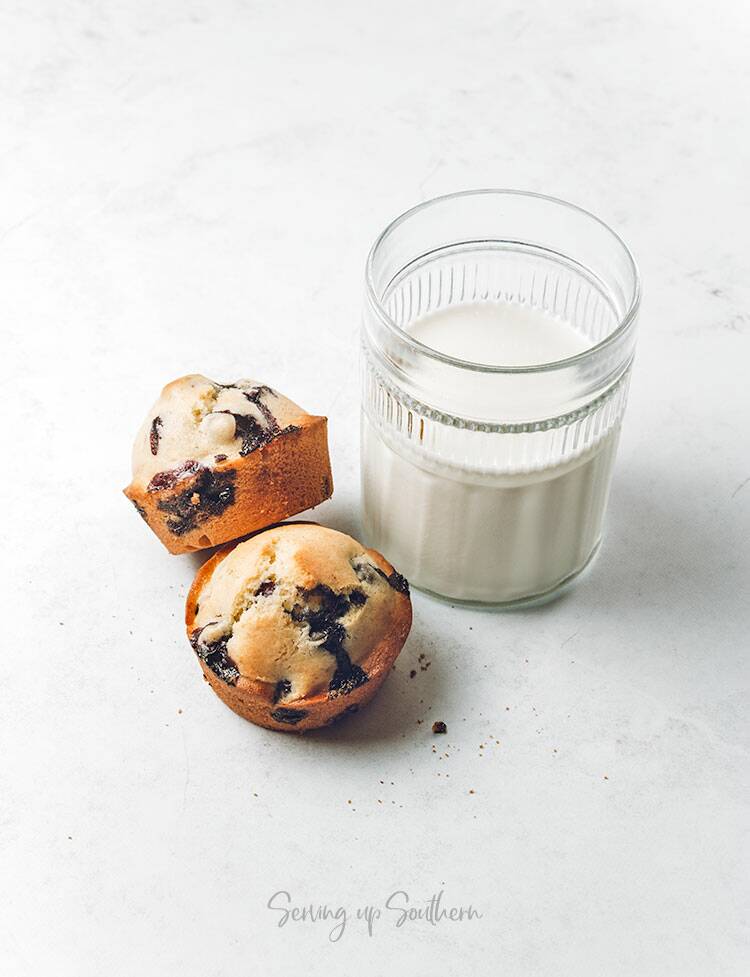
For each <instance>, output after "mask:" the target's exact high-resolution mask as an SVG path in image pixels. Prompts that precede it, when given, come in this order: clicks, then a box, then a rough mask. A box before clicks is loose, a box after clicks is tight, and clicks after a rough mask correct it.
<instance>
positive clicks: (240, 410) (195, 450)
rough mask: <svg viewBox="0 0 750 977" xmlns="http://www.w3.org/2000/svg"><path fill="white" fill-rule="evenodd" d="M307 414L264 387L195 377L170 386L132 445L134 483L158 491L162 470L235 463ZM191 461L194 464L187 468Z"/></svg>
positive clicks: (164, 390) (190, 470)
mask: <svg viewBox="0 0 750 977" xmlns="http://www.w3.org/2000/svg"><path fill="white" fill-rule="evenodd" d="M306 416H307V414H306V412H305V411H303V410H302V408H301V407H298V406H297V404H295V403H294V402H293V401H291V400H288V399H287V398H286V397H282V395H281V394H279V393H277V392H276V391H275V390H272V389H271V387H269V386H267V385H266V384H262V383H258V382H256V381H255V380H237V381H235V382H234V383H232V384H221V383H215V382H214V381H213V380H209V379H208V378H207V377H204V376H201V375H200V374H198V373H194V374H191V375H190V376H186V377H180V378H179V379H178V380H173V381H172V382H171V383H168V384H167V385H166V387H165V388H164V389H163V390H162V392H161V396H160V397H159V399H158V400H157V401H156V403H155V404H154V405H153V407H152V408H151V410H150V411H149V412H148V414H147V415H146V419H145V421H144V422H143V424H142V426H141V429H140V430H139V432H138V434H137V436H136V439H135V444H134V445H133V459H132V461H133V485H134V486H138V487H141V488H146V487H147V486H149V485H151V487H152V490H153V489H154V488H158V487H159V485H158V479H157V480H156V481H155V482H153V483H152V479H154V476H155V475H158V474H159V473H160V472H175V471H178V470H179V469H181V468H184V469H185V472H186V474H188V475H189V474H191V473H192V472H194V470H195V469H196V468H197V467H198V466H203V467H206V468H211V467H213V466H214V465H216V464H220V463H221V462H225V461H236V460H237V459H238V458H241V457H243V456H245V455H247V454H249V453H250V452H251V451H254V450H255V449H256V448H259V447H260V446H261V445H263V444H266V443H267V442H268V441H270V440H271V439H272V438H274V437H276V435H278V434H281V433H283V431H284V430H285V429H288V428H289V427H290V426H292V427H293V426H294V425H295V423H298V422H299V421H300V420H301V419H302V418H304V417H306ZM188 463H192V465H190V464H188Z"/></svg>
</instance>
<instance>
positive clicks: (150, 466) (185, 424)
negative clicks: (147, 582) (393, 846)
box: [125, 374, 333, 553]
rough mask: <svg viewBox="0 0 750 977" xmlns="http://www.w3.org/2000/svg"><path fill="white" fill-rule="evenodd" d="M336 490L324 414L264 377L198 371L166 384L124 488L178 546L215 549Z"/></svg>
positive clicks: (173, 549)
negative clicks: (227, 379) (228, 378)
mask: <svg viewBox="0 0 750 977" xmlns="http://www.w3.org/2000/svg"><path fill="white" fill-rule="evenodd" d="M332 491H333V480H332V478H331V466H330V462H329V459H328V441H327V432H326V418H325V417H314V416H312V415H311V414H307V413H306V412H305V411H303V410H302V408H301V407H298V406H297V404H295V403H293V402H292V401H291V400H288V399H287V398H286V397H283V396H282V395H281V394H279V393H277V392H276V391H275V390H273V389H272V388H271V387H269V386H267V385H266V384H262V383H257V382H255V381H254V380H237V381H236V382H235V383H228V384H224V383H215V382H214V381H213V380H209V379H208V378H207V377H204V376H200V375H199V374H194V375H191V376H186V377H181V378H180V379H179V380H174V381H173V382H172V383H169V384H167V386H166V387H165V388H164V390H162V393H161V396H160V397H159V399H158V400H157V401H156V403H155V404H154V406H153V407H152V408H151V410H150V411H149V412H148V414H147V415H146V419H145V421H144V422H143V426H142V427H141V429H140V431H139V432H138V435H137V437H136V439H135V445H134V446H133V478H132V481H131V483H130V485H129V486H128V487H127V488H126V489H125V495H127V497H128V498H129V499H130V500H131V501H132V502H133V504H134V505H135V507H136V509H137V510H138V512H139V513H140V515H141V516H142V517H143V519H144V520H145V521H146V522H147V523H148V525H149V526H150V527H151V529H152V530H153V531H154V532H155V533H156V535H157V536H158V537H159V539H160V540H161V541H162V543H164V545H165V546H166V547H167V549H168V550H169V551H170V553H187V552H190V551H192V550H199V549H204V548H205V547H208V546H217V545H218V544H220V543H225V542H227V541H228V540H231V539H237V538H238V537H239V536H245V535H247V534H248V533H252V532H254V531H255V530H257V529H262V528H263V527H264V526H268V525H271V524H272V523H274V522H279V521H280V520H282V519H287V518H288V517H289V516H293V515H295V514H296V513H298V512H302V511H303V510H305V509H309V508H311V507H312V506H315V505H318V503H320V502H323V501H324V500H325V499H327V498H329V497H330V495H331V493H332Z"/></svg>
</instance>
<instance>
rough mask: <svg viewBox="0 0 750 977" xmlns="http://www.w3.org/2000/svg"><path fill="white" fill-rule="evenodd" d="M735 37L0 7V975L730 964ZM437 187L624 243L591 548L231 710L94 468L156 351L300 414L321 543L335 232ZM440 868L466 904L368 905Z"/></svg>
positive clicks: (427, 888)
mask: <svg viewBox="0 0 750 977" xmlns="http://www.w3.org/2000/svg"><path fill="white" fill-rule="evenodd" d="M749 35H750V30H749V24H748V15H747V10H746V5H745V4H742V3H740V2H739V0H734V2H729V3H726V4H720V5H716V4H713V3H711V4H710V3H708V2H704V0H696V2H694V3H691V4H678V3H676V2H673V0H672V2H670V0H648V2H645V0H644V2H640V0H637V2H633V3H625V2H624V0H622V2H609V0H606V2H598V3H594V2H587V0H567V2H565V3H554V2H552V0H548V2H533V0H532V2H524V3H520V2H501V3H498V2H489V0H485V2H469V3H465V4H458V5H455V6H454V5H448V4H447V3H435V2H430V3H428V2H426V0H417V2H414V3H406V4H405V3H396V2H394V0H383V2H381V3H379V4H364V3H361V2H355V3H345V2H343V0H342V2H333V0H327V2H321V3H317V4H306V3H301V2H296V3H284V4H262V3H254V2H239V0H237V2H230V0H215V2H213V3H209V2H208V0H179V2H178V0H160V2H159V3H156V4H155V3H146V2H135V0H128V2H121V3H113V2H104V3H101V4H92V3H87V2H83V0H75V2H73V0H65V2H52V0H39V2H37V3H34V4H27V5H23V4H14V3H12V2H7V3H0V55H1V56H0V281H1V282H2V285H1V286H0V324H1V325H0V328H1V329H2V337H3V350H4V358H3V362H4V364H5V379H4V383H3V388H4V390H3V394H4V397H3V405H4V407H3V417H4V420H5V423H4V434H5V438H4V458H5V472H6V475H5V478H4V481H3V498H4V511H5V513H6V524H5V526H4V530H3V539H4V560H3V564H2V574H3V577H2V592H3V595H4V606H5V608H6V610H5V616H6V639H5V642H4V644H5V648H4V662H5V667H4V669H3V672H2V680H1V682H0V688H1V689H2V706H1V711H0V714H1V716H2V718H1V719H0V756H2V764H1V765H0V848H1V851H0V896H1V897H2V905H3V910H2V913H0V972H2V973H3V974H9V975H10V974H12V975H14V977H39V975H43V977H47V975H51V974H54V975H55V977H67V975H75V977H94V975H100V974H103V973H106V974H108V975H110V977H120V975H131V974H132V975H135V974H138V975H149V977H150V975H159V977H172V975H175V977H177V975H179V977H223V975H232V977H234V975H243V974H248V975H250V974H253V975H254V974H262V975H263V977H277V975H278V977H282V975H283V977H288V975H289V974H292V973H294V974H306V975H310V977H317V975H323V974H326V975H330V974H336V975H338V974H342V975H343V974H351V973H358V974H361V975H363V977H382V975H383V974H386V973H389V974H397V975H401V974H404V975H406V974H410V975H415V977H422V975H426V974H440V975H442V977H451V975H457V977H464V975H466V974H467V973H474V974H477V975H482V977H484V975H488V977H489V975H492V977H495V975H497V974H502V975H503V977H560V975H575V977H582V975H597V977H598V975H602V974H605V975H607V977H672V975H674V977H706V975H711V977H739V975H740V974H744V973H746V972H747V966H748V945H747V942H746V936H747V931H746V929H745V928H744V923H745V920H743V910H744V909H745V908H746V906H747V903H748V896H749V895H750V893H749V892H748V885H747V882H748V878H747V871H746V864H747V862H746V859H743V852H744V854H745V855H746V853H747V849H746V847H743V841H744V842H745V843H746V835H744V831H745V829H746V826H747V824H748V796H747V793H746V788H747V775H748V762H747V747H748V722H747V680H748V665H747V656H748V648H749V645H750V642H749V640H748V633H749V632H750V612H749V605H750V601H749V600H748V584H749V583H750V573H749V572H748V571H749V569H750V567H749V562H750V561H749V557H748V538H750V458H749V457H748V440H747V431H746V429H747V422H748V411H749V410H750V402H749V401H750V397H749V391H750V385H749V384H748V379H747V377H748V356H749V355H750V313H749V312H748V309H749V308H750V302H749V301H748V300H749V299H750V261H749V259H748V249H747V247H746V246H745V245H744V243H743V242H744V240H745V238H746V231H747V227H748V224H749V223H750V189H749V186H750V185H749V184H748V178H747V173H748V166H749V165H750V135H749V130H748V124H747V118H748V101H747V92H748V90H750V69H749V67H748V60H747V49H748V42H749V40H750V36H749ZM472 186H510V187H519V188H524V189H530V190H537V191H542V192H547V193H551V194H554V195H557V196H562V197H565V198H568V199H570V200H572V201H574V202H576V203H579V204H580V205H582V206H584V207H586V208H587V209H590V210H593V211H594V212H596V213H598V214H600V215H601V216H602V217H603V218H604V219H605V220H607V221H608V222H610V223H611V224H612V225H613V226H614V227H616V228H617V230H618V231H620V233H621V234H622V235H623V236H624V237H625V238H626V239H627V241H628V242H629V244H630V245H631V247H632V248H633V251H634V252H635V254H636V256H637V258H638V260H639V262H640V266H641V271H642V275H643V281H644V295H645V298H644V304H643V308H642V315H641V332H640V343H639V352H638V358H637V364H636V369H635V375H634V381H633V385H632V388H631V396H630V404H629V408H628V414H627V417H626V423H625V428H624V432H623V437H622V442H621V448H620V453H619V457H618V463H617V468H616V473H615V482H614V488H613V492H612V498H611V505H610V510H609V517H608V523H607V535H606V540H605V543H604V546H603V548H602V552H601V554H600V556H599V558H598V561H597V562H596V564H595V566H594V568H593V570H592V572H591V573H590V574H589V575H588V576H586V577H585V579H583V580H582V581H581V582H580V585H579V586H578V587H577V588H576V589H575V590H573V591H572V592H571V593H570V594H569V595H568V596H566V597H564V598H563V599H561V600H559V601H558V602H557V603H554V604H552V605H550V606H547V607H545V608H542V609H538V610H530V611H525V612H520V613H514V614H510V615H508V614H506V615H498V614H491V613H483V612H479V611H471V610H465V609H458V608H453V607H450V606H447V605H444V604H440V603H437V602H435V601H433V600H431V599H429V598H427V597H424V596H422V595H420V594H416V595H415V598H414V610H415V623H414V628H413V632H412V636H411V637H410V639H409V642H408V644H407V646H406V648H405V650H404V652H403V654H402V656H401V659H400V660H399V666H398V669H397V671H396V673H395V674H394V675H392V676H391V677H390V679H389V680H388V682H387V683H386V686H385V687H384V689H383V690H382V692H381V693H380V695H379V697H378V698H377V700H376V701H375V702H374V704H373V705H372V706H371V707H370V708H369V709H368V710H367V711H366V712H365V713H363V714H361V715H359V716H356V717H353V718H352V719H351V720H349V721H347V722H346V723H345V724H342V725H340V726H339V727H337V728H335V729H332V730H329V731H327V732H326V733H323V734H320V735H315V736H309V737H294V736H284V735H278V734H273V733H270V732H267V731H264V730H262V729H258V728H255V727H253V726H251V725H249V724H247V723H245V722H244V721H242V720H241V719H239V718H238V717H237V716H235V715H234V714H232V713H231V712H229V711H228V710H227V709H225V708H224V707H223V706H222V704H221V703H220V702H219V701H218V700H217V699H216V697H215V696H213V695H212V694H211V692H210V690H209V689H208V688H207V686H206V685H205V684H204V683H203V682H202V681H201V680H200V674H199V671H198V669H197V666H196V662H195V660H194V657H193V655H192V652H191V651H190V649H189V647H188V645H187V643H186V641H185V637H184V633H183V626H182V609H183V601H184V597H185V594H186V591H187V588H188V586H189V583H190V581H191V578H192V576H193V574H194V572H195V569H196V566H197V565H198V564H199V562H200V561H199V559H197V558H190V557H186V558H179V557H171V556H169V555H167V553H166V552H165V551H163V550H162V549H161V548H160V546H159V545H158V543H157V542H156V540H155V539H154V538H153V537H152V536H151V535H150V534H149V533H148V532H147V531H145V529H144V527H143V526H142V525H141V524H140V522H139V520H138V518H137V516H136V515H135V514H134V512H133V510H132V507H131V506H130V505H129V504H128V503H127V502H126V500H125V499H124V498H123V497H122V495H121V494H120V489H121V488H122V487H123V486H124V485H125V484H126V482H127V481H128V477H129V451H130V444H131V441H132V437H133V435H134V432H135V430H136V428H137V426H138V424H139V423H140V421H141V418H142V415H143V413H144V411H145V409H146V407H147V405H148V404H149V403H150V402H151V401H152V400H153V398H154V396H155V395H156V393H157V392H158V390H159V389H160V387H161V385H162V384H163V383H164V382H165V381H166V380H168V379H170V378H172V377H175V376H178V375H180V374H183V373H186V372H193V371H201V372H205V373H206V374H208V375H209V376H213V377H217V378H222V379H224V378H228V379H234V378H236V377H237V376H244V375H249V376H253V377H258V378H262V379H264V380H267V381H268V382H270V383H272V384H274V385H275V386H277V387H279V389H281V390H283V391H285V392H288V393H289V394H290V395H291V396H293V397H294V399H295V400H298V401H299V402H300V403H302V404H304V405H305V406H306V407H308V409H310V410H313V411H315V412H318V413H325V414H327V415H328V417H329V419H330V433H331V449H332V459H333V465H334V472H335V480H336V492H335V496H334V498H333V500H332V501H330V502H328V503H326V504H325V505H324V506H322V507H320V509H318V510H316V512H317V518H319V519H320V520H321V521H323V522H325V523H326V524H328V525H331V526H334V527H336V528H341V529H344V530H347V531H351V532H354V533H355V534H356V533H358V532H359V508H358V506H359V501H358V500H359V487H358V386H357V368H356V363H357V330H358V324H359V310H360V303H361V283H362V270H363V263H364V259H365V256H366V253H367V250H368V247H369V244H370V242H371V240H372V239H373V238H374V236H375V235H376V234H377V233H378V231H379V230H380V228H381V227H382V226H383V225H384V224H385V223H386V222H387V221H388V220H390V219H391V218H392V217H393V216H395V215H396V214H397V213H399V212H400V211H402V210H403V209H405V208H406V207H408V206H410V205H412V204H414V203H416V202H418V201H419V200H422V199H426V198H427V197H429V196H433V195H436V194H438V193H442V192H447V191H450V190H455V189H460V188H465V187H472ZM421 655H424V656H426V659H422V661H424V660H429V661H430V662H431V667H430V668H429V669H428V670H426V671H418V673H417V676H416V677H415V678H414V679H409V671H410V669H412V668H415V667H416V665H415V663H417V662H418V661H419V657H420V656H421ZM436 719H441V720H444V721H445V722H446V723H447V726H448V734H447V736H444V737H439V738H436V737H433V735H432V734H431V732H430V725H431V723H432V721H433V720H436ZM436 739H438V740H439V742H438V744H437V752H433V745H434V744H435V743H436ZM743 835H744V838H743ZM743 861H744V867H743ZM283 892H287V893H289V899H290V900H291V904H292V905H294V906H295V907H297V908H298V909H301V907H303V906H305V905H308V906H309V905H310V904H313V905H314V906H317V907H319V906H328V907H329V911H331V912H336V911H337V910H339V909H340V908H341V909H344V910H345V911H346V914H347V915H346V918H345V919H343V917H342V915H341V914H339V916H338V917H334V918H332V919H331V918H329V919H316V920H310V919H292V918H289V919H288V921H287V923H286V925H284V926H279V923H281V922H283V920H284V916H283V914H282V912H281V911H280V910H279V909H278V908H269V906H268V903H269V900H271V903H272V905H275V906H276V907H279V906H281V905H282V904H283V901H284V900H285V899H286V897H285V896H283V895H281V896H279V895H276V896H274V894H277V893H283ZM440 892H442V893H443V895H442V904H441V906H442V908H450V907H464V908H467V907H469V906H472V907H473V908H474V909H475V910H476V911H477V912H479V913H480V914H481V916H480V917H479V918H477V917H476V916H474V917H473V918H471V919H468V918H464V919H463V920H461V921H451V920H449V919H446V918H445V917H441V918H440V919H437V920H435V919H434V918H433V921H432V922H431V921H430V919H426V918H424V917H423V918H420V919H407V920H405V921H404V922H403V925H400V926H397V925H396V924H397V923H398V922H399V921H400V920H401V919H402V915H401V912H400V907H403V906H405V905H406V901H405V900H406V899H407V898H408V900H409V903H408V905H409V907H411V908H416V909H422V910H424V909H425V908H427V907H428V906H429V901H430V899H431V897H432V896H433V895H437V894H438V893H440ZM399 893H400V894H399ZM394 894H395V895H394ZM274 898H275V899H276V901H275V902H274ZM389 899H390V900H391V902H390V908H388V907H387V905H386V904H387V902H388V900H389ZM368 906H369V907H371V908H370V910H369V911H367V912H365V907H368ZM358 909H359V910H361V912H360V916H359V918H358V916H357V910H358ZM433 909H434V903H433ZM378 913H379V915H378ZM342 921H343V925H341V924H342ZM370 931H371V932H370ZM337 932H338V936H339V938H336V934H337Z"/></svg>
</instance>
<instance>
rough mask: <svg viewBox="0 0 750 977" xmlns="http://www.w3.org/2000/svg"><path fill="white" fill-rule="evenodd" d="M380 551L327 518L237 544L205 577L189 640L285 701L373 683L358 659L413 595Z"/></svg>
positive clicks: (227, 670) (217, 666)
mask: <svg viewBox="0 0 750 977" xmlns="http://www.w3.org/2000/svg"><path fill="white" fill-rule="evenodd" d="M376 559H377V556H376V555H375V554H372V553H370V552H368V551H367V550H365V548H364V547H363V546H362V545H361V544H360V543H358V542H357V541H356V540H355V539H352V538H351V536H346V535H345V534H344V533H339V532H336V531H335V530H333V529H327V528H325V527H323V526H317V525H306V524H300V523H290V524H287V525H282V526H278V527H275V528H273V529H269V530H266V531H264V532H262V533H260V534H259V535H257V536H254V537H253V538H252V539H249V540H246V541H245V542H243V543H239V544H238V545H237V546H236V547H234V549H233V550H231V552H230V553H229V554H228V555H227V556H226V557H225V558H224V559H223V560H221V561H220V562H219V563H218V564H217V565H216V567H215V569H214V571H213V573H212V574H211V576H210V577H209V578H208V579H207V580H206V582H205V584H204V586H203V587H202V589H201V591H200V593H199V594H198V597H197V602H196V603H197V611H196V614H195V620H194V623H193V632H192V635H191V641H192V643H193V647H194V648H195V650H196V652H197V653H198V655H199V657H201V658H203V660H204V661H206V662H207V663H208V664H209V666H210V667H212V668H213V670H214V672H215V673H216V674H218V675H219V677H221V678H224V679H225V681H228V682H230V683H231V684H236V683H237V681H238V680H239V679H240V677H245V678H247V679H250V680H253V681H258V680H259V681H262V682H267V683H270V684H271V685H273V686H274V688H275V698H276V701H279V702H284V703H286V702H293V701H295V700H297V699H300V698H303V697H306V696H309V695H313V694H315V693H318V692H323V691H326V690H328V692H329V695H338V694H342V693H345V692H347V691H350V690H351V689H352V688H356V687H357V685H360V684H362V683H363V682H365V681H367V676H366V674H365V673H364V671H363V669H362V668H361V667H360V664H359V663H360V662H362V661H364V660H365V659H366V657H367V655H368V654H369V653H370V651H371V650H372V649H373V648H374V647H375V645H376V644H377V643H378V641H379V640H380V639H381V638H382V636H383V634H384V633H387V631H388V629H389V628H390V627H392V626H393V622H394V620H395V618H396V614H397V608H398V604H399V601H401V600H403V596H402V595H403V594H407V595H408V585H407V583H406V580H404V578H403V577H401V576H400V575H399V574H397V573H395V572H392V573H386V571H385V570H384V569H383V568H381V567H380V566H378V564H377V563H376V562H375V560H376ZM379 559H380V560H382V558H379ZM383 562H384V561H383Z"/></svg>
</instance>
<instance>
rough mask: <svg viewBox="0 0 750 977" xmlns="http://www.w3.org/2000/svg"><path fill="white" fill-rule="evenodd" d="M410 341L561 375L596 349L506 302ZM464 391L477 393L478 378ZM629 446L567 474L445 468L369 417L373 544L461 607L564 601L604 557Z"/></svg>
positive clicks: (425, 324) (612, 437) (592, 456)
mask: <svg viewBox="0 0 750 977" xmlns="http://www.w3.org/2000/svg"><path fill="white" fill-rule="evenodd" d="M409 332H410V333H411V334H412V335H413V336H414V337H415V338H417V339H419V340H420V341H421V342H423V343H424V344H425V345H428V346H430V347H432V348H433V349H436V350H439V351H440V352H443V353H447V354H448V355H451V356H454V357H456V358H457V359H463V360H468V361H472V362H475V363H483V364H489V365H503V366H529V365H532V364H540V363H550V362H554V361H556V360H559V359H564V358H567V357H570V356H574V355H575V354H576V353H579V352H582V351H583V350H585V349H586V348H587V346H588V343H587V341H586V338H585V337H584V336H583V335H581V334H580V333H579V332H577V331H576V329H575V328H574V327H573V326H572V325H571V324H570V323H567V322H564V321H563V320H561V319H559V318H555V317H552V316H550V315H547V314H546V313H544V312H543V311H541V310H538V309H535V308H532V307H529V306H523V305H517V304H512V303H503V302H481V303H472V304H467V305H460V306H451V307H448V308H445V309H442V310H440V311H438V312H434V313H431V314H429V315H427V316H424V317H423V318H420V319H417V320H416V321H415V322H414V323H412V324H411V326H410V327H409ZM457 382H461V383H464V384H466V385H467V387H466V389H467V390H471V384H472V376H471V372H470V371H468V370H467V371H466V376H465V377H462V378H461V379H460V380H459V381H457ZM563 382H564V381H563V380H561V383H563ZM563 393H564V391H561V395H562V394H563ZM561 399H562V397H561ZM517 436H518V437H524V436H525V435H523V434H519V435H517ZM498 437H506V436H505V435H499V436H498ZM510 437H516V435H510ZM617 437H618V429H613V430H611V431H609V432H608V433H607V434H605V436H604V437H602V438H601V439H600V440H599V441H597V442H596V443H595V444H594V445H593V447H590V448H589V449H588V450H587V451H586V452H585V453H582V454H580V455H577V456H573V457H572V458H571V457H568V458H567V460H566V461H565V462H564V463H561V464H554V465H549V466H547V467H542V468H536V469H534V470H531V471H503V470H501V469H500V470H497V469H495V470H481V469H480V468H477V467H476V466H475V465H474V464H473V463H472V458H471V455H470V454H468V455H467V454H466V453H464V454H463V455H462V457H461V458H460V459H445V458H436V457H433V456H431V454H430V452H429V451H428V450H426V449H425V448H423V446H422V445H420V444H419V443H415V442H414V441H409V442H407V441H405V440H404V439H402V438H399V437H398V436H396V435H395V434H394V433H393V432H392V431H389V429H388V427H387V426H386V425H380V424H377V425H376V424H375V423H373V420H371V419H370V418H368V417H367V416H366V415H363V420H362V478H363V487H362V488H363V520H364V527H365V533H366V535H367V538H368V541H369V542H370V543H371V544H372V545H373V546H374V547H375V548H376V549H379V550H380V551H381V552H383V553H384V554H385V555H386V557H387V558H388V559H389V560H390V561H391V562H392V563H393V564H394V566H396V567H397V568H398V570H399V571H400V572H401V573H404V574H405V575H406V576H407V578H408V579H409V580H410V581H411V583H413V584H414V585H415V586H416V587H420V588H422V589H425V590H429V591H433V592H435V593H437V594H440V595H443V596H446V597H450V598H453V599H456V600H467V601H481V602H488V603H504V602H513V601H517V600H520V599H525V598H529V597H534V596H541V595H544V594H547V593H549V592H553V591H554V590H555V589H556V588H557V587H558V586H559V585H560V584H562V583H563V582H564V581H566V580H567V579H568V578H570V577H572V576H574V575H575V574H576V573H577V572H578V571H579V570H580V569H582V568H583V566H584V565H585V564H586V563H587V562H588V560H589V558H590V557H591V555H592V554H593V552H594V551H595V549H596V547H597V544H598V542H599V539H600V536H601V529H602V521H603V516H604V511H605V508H606V503H607V494H608V490H609V483H610V473H611V469H612V463H613V459H614V455H615V450H616V444H617Z"/></svg>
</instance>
